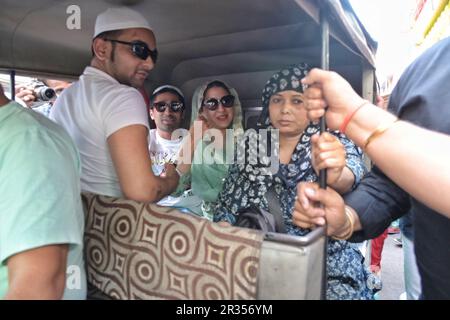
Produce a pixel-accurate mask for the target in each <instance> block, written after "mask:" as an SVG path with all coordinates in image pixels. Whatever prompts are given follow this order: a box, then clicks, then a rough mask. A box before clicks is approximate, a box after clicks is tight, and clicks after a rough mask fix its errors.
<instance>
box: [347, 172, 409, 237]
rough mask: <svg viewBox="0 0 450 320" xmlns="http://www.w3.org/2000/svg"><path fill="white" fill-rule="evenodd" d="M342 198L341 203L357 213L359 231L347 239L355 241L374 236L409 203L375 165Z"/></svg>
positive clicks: (404, 194) (402, 193) (405, 195)
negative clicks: (353, 189) (343, 202)
mask: <svg viewBox="0 0 450 320" xmlns="http://www.w3.org/2000/svg"><path fill="white" fill-rule="evenodd" d="M344 199H345V204H346V205H348V206H349V207H351V208H352V209H354V210H355V212H356V213H357V214H358V220H359V223H360V224H361V227H362V230H361V232H356V233H355V234H354V236H353V237H352V238H351V240H352V241H355V242H359V241H362V240H365V239H373V238H375V237H377V236H378V235H380V234H381V233H383V231H384V230H385V229H386V228H387V227H388V226H389V224H390V223H391V222H392V221H394V220H396V219H398V218H399V217H401V216H402V215H403V214H405V213H407V212H408V211H409V209H410V206H411V203H410V197H409V195H408V193H406V192H405V191H404V190H402V189H401V188H400V187H399V186H397V185H396V184H395V183H394V182H393V181H391V180H390V179H389V178H388V177H386V176H385V175H384V174H383V172H381V171H380V169H379V168H378V167H376V166H375V167H373V168H372V171H371V172H369V173H368V174H367V175H366V176H365V177H364V179H363V180H362V182H361V184H359V185H358V187H357V188H356V189H355V191H354V192H351V193H348V194H347V195H345V196H344Z"/></svg>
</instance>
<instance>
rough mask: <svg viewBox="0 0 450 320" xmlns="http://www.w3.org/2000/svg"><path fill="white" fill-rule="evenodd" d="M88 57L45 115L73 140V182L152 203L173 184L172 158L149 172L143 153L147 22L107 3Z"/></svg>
mask: <svg viewBox="0 0 450 320" xmlns="http://www.w3.org/2000/svg"><path fill="white" fill-rule="evenodd" d="M92 53H93V58H92V60H91V64H90V66H88V67H86V69H85V70H84V72H83V74H82V75H81V76H80V79H79V81H77V82H75V83H74V84H73V85H72V86H71V87H70V88H68V89H66V90H65V91H64V92H63V93H62V95H61V96H60V97H59V98H58V101H57V102H56V103H55V106H54V107H53V110H52V112H51V114H50V117H51V118H52V119H53V120H55V121H56V122H57V123H59V124H61V125H62V126H63V127H64V128H65V129H66V130H67V131H68V133H69V134H70V135H71V136H72V138H73V140H74V141H75V143H76V144H77V146H78V149H79V151H80V155H81V161H82V175H81V189H82V190H83V191H88V192H93V193H96V194H102V195H107V196H113V197H125V198H128V199H132V200H137V201H145V202H147V201H150V202H156V201H158V200H160V199H161V198H162V197H164V196H165V195H167V194H169V193H170V192H172V191H173V190H174V189H175V188H176V186H177V183H178V174H177V173H176V171H175V167H174V166H173V165H166V170H165V175H164V177H158V176H156V175H155V174H154V173H153V172H152V170H150V168H151V160H150V156H149V152H148V140H147V139H148V132H149V125H148V117H147V111H146V107H145V102H144V99H143V98H142V95H141V94H140V93H139V91H138V90H137V89H138V88H141V87H142V86H143V84H144V81H145V79H146V78H147V76H148V74H149V72H150V70H151V69H153V67H154V66H155V62H156V58H157V50H156V40H155V36H154V34H153V32H152V29H151V27H150V26H149V24H148V22H147V21H146V20H145V18H144V17H143V16H142V15H141V14H140V13H138V12H136V11H133V10H131V9H128V8H123V7H121V8H110V9H107V10H106V11H105V12H103V13H101V14H100V15H98V17H97V20H96V23H95V32H94V36H93V40H92Z"/></svg>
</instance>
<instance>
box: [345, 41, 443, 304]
mask: <svg viewBox="0 0 450 320" xmlns="http://www.w3.org/2000/svg"><path fill="white" fill-rule="evenodd" d="M389 110H390V111H391V112H392V113H394V114H396V115H397V116H398V117H399V118H401V119H402V120H407V121H409V122H412V123H414V124H416V125H419V126H421V127H424V128H427V129H432V130H435V131H439V132H443V133H446V134H450V38H446V39H444V40H442V41H440V42H439V43H437V44H436V45H434V46H433V47H431V48H430V49H428V50H427V51H426V52H425V53H424V54H422V56H420V57H419V58H418V59H417V60H416V61H414V62H413V63H412V64H411V65H410V66H409V67H408V68H407V69H406V71H405V72H404V73H403V75H402V77H401V78H400V80H399V82H398V84H397V86H396V87H395V88H394V90H393V92H392V95H391V98H390V101H389ZM411 161H414V159H411ZM449 165H450V163H449ZM421 166H422V165H421V164H420V163H417V170H422V167H421ZM417 183H420V181H418V182H417ZM449 194H450V190H449ZM345 200H346V203H347V204H348V205H349V206H351V207H352V208H354V209H355V210H356V211H357V212H358V215H359V218H360V220H361V224H362V226H363V229H364V230H363V231H360V232H357V233H355V235H354V236H353V237H352V239H351V240H352V241H362V240H363V239H369V238H374V237H376V236H377V235H379V234H381V233H382V232H383V231H384V229H385V228H386V227H388V226H389V224H390V223H391V221H393V220H395V219H397V218H398V217H400V216H401V215H404V214H406V213H407V212H408V210H409V209H411V213H412V218H413V224H414V232H415V234H414V244H415V253H416V258H417V265H418V267H419V273H420V275H421V278H422V295H423V297H424V298H425V299H450V219H449V218H446V217H445V216H443V215H442V214H439V213H438V212H436V211H434V210H432V209H430V208H428V207H427V206H425V205H424V204H422V203H420V202H419V201H417V200H415V199H414V198H412V197H410V196H409V195H408V194H407V193H406V192H404V191H403V190H402V189H400V188H399V187H398V186H396V185H395V183H393V182H392V181H391V180H390V179H388V178H387V177H386V176H385V175H384V174H383V173H382V172H381V171H380V170H379V169H378V168H376V167H374V169H373V170H372V171H371V172H370V173H369V174H368V175H367V176H366V177H365V178H364V179H363V180H362V182H361V184H360V185H359V186H358V188H357V189H356V190H355V191H354V192H353V193H351V194H349V195H347V196H346V199H345Z"/></svg>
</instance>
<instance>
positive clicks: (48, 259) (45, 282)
mask: <svg viewBox="0 0 450 320" xmlns="http://www.w3.org/2000/svg"><path fill="white" fill-rule="evenodd" d="M67 252H68V246H67V245H51V246H45V247H40V248H37V249H32V250H28V251H24V252H21V253H18V254H16V255H14V256H12V257H10V258H9V259H8V260H7V267H8V283H9V289H8V292H7V294H6V296H5V299H9V300H18V299H53V300H55V299H61V298H62V296H63V294H64V288H65V280H66V268H67Z"/></svg>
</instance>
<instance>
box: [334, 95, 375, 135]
mask: <svg viewBox="0 0 450 320" xmlns="http://www.w3.org/2000/svg"><path fill="white" fill-rule="evenodd" d="M366 104H370V102H369V101H367V100H364V102H363V103H361V104H360V105H359V106H358V107H357V108H356V109H355V110H353V112H352V113H350V114H348V115H347V116H346V117H345V119H344V121H343V122H342V124H341V126H340V127H339V131H340V132H341V133H343V134H345V130H346V129H347V126H348V124H349V123H350V120H352V118H353V116H354V115H355V113H356V112H358V110H359V109H361V108H362V107H364V106H365V105H366Z"/></svg>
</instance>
